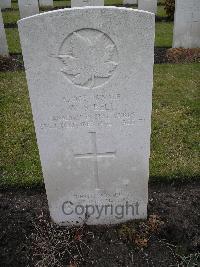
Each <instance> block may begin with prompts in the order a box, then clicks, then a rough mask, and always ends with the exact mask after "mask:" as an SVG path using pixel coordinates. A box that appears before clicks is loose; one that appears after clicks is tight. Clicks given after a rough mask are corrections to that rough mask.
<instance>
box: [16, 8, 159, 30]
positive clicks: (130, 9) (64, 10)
mask: <svg viewBox="0 0 200 267" xmlns="http://www.w3.org/2000/svg"><path fill="white" fill-rule="evenodd" d="M77 10H87V11H88V10H113V11H114V10H118V11H126V12H131V13H141V14H148V15H150V16H151V17H152V18H153V17H155V14H154V13H151V12H148V11H144V10H139V9H132V8H127V7H116V6H84V7H73V8H63V9H57V10H52V11H48V12H44V13H40V14H36V15H33V16H29V17H26V18H23V19H20V20H18V21H17V24H18V25H20V24H22V23H24V22H26V21H29V20H32V19H36V18H38V17H46V16H48V15H51V14H59V13H73V12H74V11H77Z"/></svg>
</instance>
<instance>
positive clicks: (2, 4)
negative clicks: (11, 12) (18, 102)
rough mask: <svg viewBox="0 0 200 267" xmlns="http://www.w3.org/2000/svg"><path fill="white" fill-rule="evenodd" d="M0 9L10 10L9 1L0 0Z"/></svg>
mask: <svg viewBox="0 0 200 267" xmlns="http://www.w3.org/2000/svg"><path fill="white" fill-rule="evenodd" d="M0 8H1V9H4V8H11V0H0Z"/></svg>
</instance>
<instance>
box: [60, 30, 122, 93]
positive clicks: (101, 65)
mask: <svg viewBox="0 0 200 267" xmlns="http://www.w3.org/2000/svg"><path fill="white" fill-rule="evenodd" d="M58 58H59V59H60V60H61V61H62V63H63V65H64V67H63V68H62V69H61V71H62V73H63V74H64V75H65V76H66V77H67V78H68V79H69V80H70V81H71V82H72V83H73V84H75V85H77V86H81V87H82V88H85V89H91V88H95V87H98V86H100V85H103V84H104V83H105V82H107V80H108V79H109V78H110V77H111V76H112V75H113V73H114V71H115V69H116V67H117V65H118V54H117V48H116V45H115V44H114V42H113V41H112V40H111V39H110V37H109V36H108V35H106V34H105V33H103V32H101V31H98V30H95V29H81V30H78V31H75V32H73V33H71V34H70V35H69V36H67V38H65V40H64V41H63V43H62V45H61V47H60V50H59V56H58Z"/></svg>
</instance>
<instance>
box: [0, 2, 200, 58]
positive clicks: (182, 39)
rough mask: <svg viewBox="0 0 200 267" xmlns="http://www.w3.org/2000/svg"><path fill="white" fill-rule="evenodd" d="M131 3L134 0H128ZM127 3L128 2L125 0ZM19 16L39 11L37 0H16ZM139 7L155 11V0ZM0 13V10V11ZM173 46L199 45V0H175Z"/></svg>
mask: <svg viewBox="0 0 200 267" xmlns="http://www.w3.org/2000/svg"><path fill="white" fill-rule="evenodd" d="M129 1H132V2H129V3H131V4H135V3H137V1H136V0H129ZM126 3H128V2H126ZM18 4H19V9H20V16H21V18H24V17H27V16H31V15H34V14H38V13H39V7H38V0H18ZM0 5H1V7H2V8H6V7H10V6H11V0H0ZM40 5H44V6H45V5H48V6H52V5H53V1H52V0H40ZM84 5H91V6H92V5H93V6H103V5H104V0H87V1H84V0H72V6H74V7H75V6H84ZM138 6H139V9H141V10H148V11H152V12H154V13H156V8H157V0H139V4H138ZM0 13H1V12H0ZM173 47H184V48H193V47H200V0H191V1H187V0H184V1H183V0H176V12H175V21H174V34H173ZM0 55H4V56H7V55H8V47H7V42H6V35H5V31H4V25H3V20H2V14H0Z"/></svg>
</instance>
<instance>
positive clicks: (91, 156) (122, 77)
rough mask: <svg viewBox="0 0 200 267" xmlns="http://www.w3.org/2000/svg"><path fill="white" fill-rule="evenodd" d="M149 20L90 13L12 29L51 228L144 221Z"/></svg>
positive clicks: (135, 14)
mask: <svg viewBox="0 0 200 267" xmlns="http://www.w3.org/2000/svg"><path fill="white" fill-rule="evenodd" d="M154 21H155V16H154V15H153V14H150V13H147V12H143V11H138V10H133V9H128V8H116V7H86V8H74V9H73V8H72V9H63V10H58V11H52V12H48V13H44V14H40V15H38V16H33V17H30V18H27V19H25V20H21V21H19V22H18V29H19V33H20V40H21V44H22V51H23V58H24V63H25V68H26V76H27V80H28V88H29V94H30V99H31V105H32V112H33V118H34V125H35V130H36V135H37V142H38V146H39V152H40V159H41V164H42V170H43V175H44V180H45V186H46V191H47V198H48V203H49V208H50V214H51V217H52V219H53V221H54V222H56V223H59V224H61V225H68V224H69V225H71V224H83V223H84V222H85V223H87V224H109V223H119V222H123V221H126V220H130V219H137V218H138V219H139V218H146V216H147V202H148V176H149V156H150V132H151V107H152V86H153V61H154V28H155V23H154ZM133 25H135V26H134V27H133ZM133 51H134V53H133ZM88 207H89V208H88ZM106 207H107V208H106ZM88 209H89V210H88ZM122 210H123V211H122ZM100 211H101V214H100ZM122 212H123V214H120V213H122ZM99 214H100V215H99Z"/></svg>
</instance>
